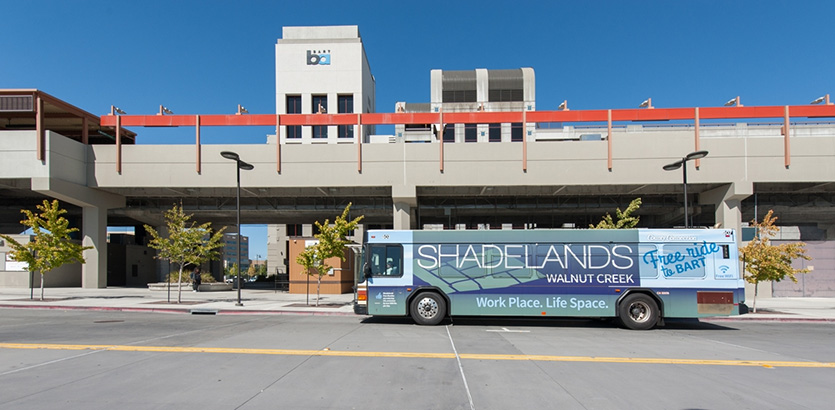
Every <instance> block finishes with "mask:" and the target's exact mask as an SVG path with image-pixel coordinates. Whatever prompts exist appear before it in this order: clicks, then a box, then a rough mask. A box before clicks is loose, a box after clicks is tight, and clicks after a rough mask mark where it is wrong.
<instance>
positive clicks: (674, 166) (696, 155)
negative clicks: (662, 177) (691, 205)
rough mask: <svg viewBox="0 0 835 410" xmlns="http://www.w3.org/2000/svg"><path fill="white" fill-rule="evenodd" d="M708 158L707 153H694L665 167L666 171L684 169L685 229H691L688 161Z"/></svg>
mask: <svg viewBox="0 0 835 410" xmlns="http://www.w3.org/2000/svg"><path fill="white" fill-rule="evenodd" d="M706 156H707V151H694V152H691V153H689V154H687V155H685V156H684V157H683V158H681V159H680V160H678V161H676V162H673V163H672V164H667V165H664V171H675V170H677V169H679V168H681V169H682V172H681V174H682V183H683V185H684V227H685V228H689V227H690V223H689V220H688V218H689V216H688V214H687V161H690V160H694V159H701V158H704V157H706Z"/></svg>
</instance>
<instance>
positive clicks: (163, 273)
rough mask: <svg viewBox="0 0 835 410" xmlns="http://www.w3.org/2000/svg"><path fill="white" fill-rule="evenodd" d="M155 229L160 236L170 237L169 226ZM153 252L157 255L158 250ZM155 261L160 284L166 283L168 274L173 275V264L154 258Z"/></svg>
mask: <svg viewBox="0 0 835 410" xmlns="http://www.w3.org/2000/svg"><path fill="white" fill-rule="evenodd" d="M154 229H156V230H157V233H158V234H159V236H161V237H163V238H167V237H168V226H167V225H161V226H157V227H155V228H154ZM148 240H149V241H150V239H148ZM153 252H155V254H156V250H153ZM154 260H155V261H157V276H158V278H157V279H158V280H159V281H160V282H165V278H167V277H168V274H169V273H171V270H172V266H171V262H168V261H167V260H165V259H157V258H154Z"/></svg>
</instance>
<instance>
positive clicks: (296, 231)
mask: <svg viewBox="0 0 835 410" xmlns="http://www.w3.org/2000/svg"><path fill="white" fill-rule="evenodd" d="M287 236H302V225H301V224H287Z"/></svg>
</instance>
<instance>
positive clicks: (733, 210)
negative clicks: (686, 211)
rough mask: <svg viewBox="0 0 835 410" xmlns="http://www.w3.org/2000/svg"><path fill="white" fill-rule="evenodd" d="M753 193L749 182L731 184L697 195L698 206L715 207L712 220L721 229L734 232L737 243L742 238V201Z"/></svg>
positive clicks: (752, 186)
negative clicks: (707, 205) (709, 205)
mask: <svg viewBox="0 0 835 410" xmlns="http://www.w3.org/2000/svg"><path fill="white" fill-rule="evenodd" d="M753 193H754V184H753V183H751V182H732V183H730V184H727V185H723V186H721V187H719V188H715V189H712V190H710V191H706V192H703V193H701V194H700V195H699V203H700V204H712V205H714V206H715V207H716V213H715V217H714V220H715V222H716V223H717V224H718V225H719V227H721V228H726V229H734V230H736V236H737V243H739V241H740V239H741V238H742V209H741V208H740V205H741V203H742V200H744V199H745V198H748V197H749V196H751V195H752V194H753Z"/></svg>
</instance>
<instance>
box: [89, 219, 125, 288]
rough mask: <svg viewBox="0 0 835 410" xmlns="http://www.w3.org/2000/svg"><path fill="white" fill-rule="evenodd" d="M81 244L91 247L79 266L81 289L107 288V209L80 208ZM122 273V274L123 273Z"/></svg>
mask: <svg viewBox="0 0 835 410" xmlns="http://www.w3.org/2000/svg"><path fill="white" fill-rule="evenodd" d="M81 215H82V218H83V221H82V223H81V226H82V227H81V235H82V240H81V243H82V245H84V246H92V248H91V249H87V250H85V251H84V261H85V263H84V264H83V265H82V266H81V287H82V288H106V287H107V209H106V208H98V207H93V206H85V207H82V208H81ZM123 273H124V272H123Z"/></svg>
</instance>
